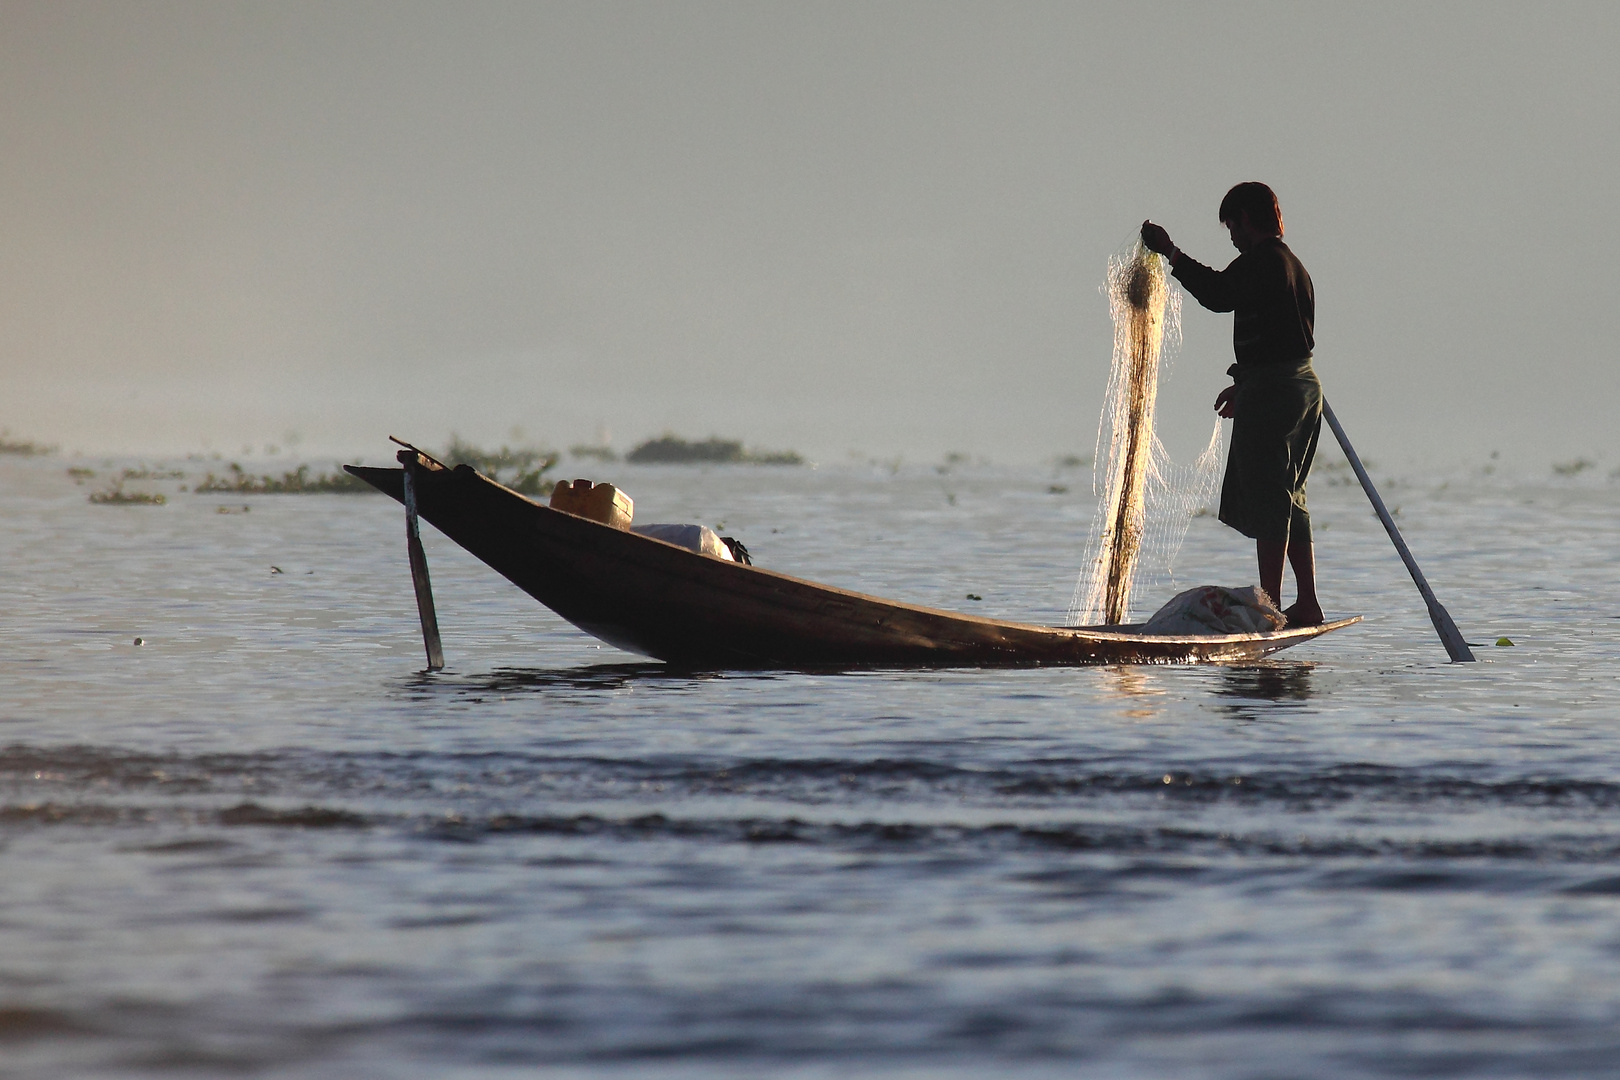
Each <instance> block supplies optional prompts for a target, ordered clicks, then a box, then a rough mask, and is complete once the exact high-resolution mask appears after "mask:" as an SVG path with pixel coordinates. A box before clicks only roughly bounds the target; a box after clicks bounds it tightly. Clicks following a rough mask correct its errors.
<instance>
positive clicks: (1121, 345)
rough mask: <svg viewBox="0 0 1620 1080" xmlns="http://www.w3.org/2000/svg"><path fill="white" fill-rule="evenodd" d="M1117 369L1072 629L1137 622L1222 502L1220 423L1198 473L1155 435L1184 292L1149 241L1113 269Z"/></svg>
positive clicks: (1101, 435)
mask: <svg viewBox="0 0 1620 1080" xmlns="http://www.w3.org/2000/svg"><path fill="white" fill-rule="evenodd" d="M1107 290H1108V307H1109V313H1110V314H1111V315H1112V316H1113V320H1114V360H1113V366H1112V368H1111V370H1110V372H1109V376H1108V395H1107V397H1106V398H1105V399H1104V401H1103V411H1102V418H1101V419H1100V420H1099V422H1098V424H1097V445H1096V454H1095V456H1094V457H1093V459H1092V460H1093V462H1094V466H1093V471H1092V492H1093V494H1094V495H1096V496H1097V498H1098V504H1097V512H1096V516H1095V517H1094V518H1093V519H1092V524H1091V534H1090V539H1089V541H1088V543H1087V548H1086V564H1085V566H1086V568H1085V569H1084V570H1082V571H1081V573H1080V580H1079V581H1078V582H1077V583H1076V585H1075V590H1074V599H1073V600H1072V601H1071V602H1070V604H1069V622H1070V624H1071V625H1097V624H1109V625H1113V624H1118V623H1124V622H1129V621H1130V615H1131V599H1132V594H1133V592H1135V591H1136V589H1137V587H1138V586H1141V587H1142V588H1143V589H1150V588H1151V589H1153V590H1154V591H1157V588H1156V587H1157V586H1160V585H1173V584H1174V582H1175V577H1174V574H1173V566H1174V563H1175V557H1176V555H1177V553H1178V552H1180V550H1181V542H1182V541H1183V540H1184V539H1185V538H1186V535H1187V526H1188V525H1189V524H1190V523H1191V521H1192V517H1193V515H1194V514H1195V513H1197V512H1198V511H1199V510H1201V509H1203V508H1205V507H1206V506H1207V505H1208V504H1209V502H1210V499H1211V498H1212V497H1213V496H1214V494H1215V487H1216V482H1217V479H1218V477H1219V475H1220V461H1221V422H1220V420H1219V419H1218V418H1217V419H1216V421H1215V430H1214V433H1213V434H1212V435H1211V436H1210V440H1209V445H1208V446H1207V447H1206V448H1205V449H1204V452H1203V453H1201V454H1200V455H1199V456H1198V458H1197V459H1196V460H1195V461H1193V463H1192V464H1190V465H1181V466H1178V465H1175V464H1174V463H1173V462H1171V460H1170V455H1169V454H1168V453H1166V452H1165V449H1164V446H1163V444H1161V443H1160V442H1159V437H1158V435H1157V434H1155V432H1154V427H1153V410H1154V406H1155V404H1156V403H1157V400H1158V393H1159V377H1160V374H1161V369H1166V370H1167V369H1168V367H1169V361H1170V358H1171V357H1172V356H1173V354H1174V352H1175V350H1176V348H1177V347H1178V346H1179V345H1180V344H1181V290H1179V289H1177V288H1176V287H1175V286H1174V285H1173V284H1172V283H1171V282H1170V278H1169V275H1168V274H1167V273H1166V267H1165V260H1164V259H1163V258H1162V257H1160V256H1159V255H1156V254H1154V253H1153V252H1151V251H1149V250H1147V249H1146V248H1145V247H1143V246H1142V244H1141V242H1140V241H1134V242H1132V243H1130V244H1129V245H1127V246H1126V247H1124V248H1122V249H1120V250H1119V251H1118V252H1116V253H1115V254H1114V255H1113V256H1112V257H1111V258H1110V259H1109V260H1108V285H1107Z"/></svg>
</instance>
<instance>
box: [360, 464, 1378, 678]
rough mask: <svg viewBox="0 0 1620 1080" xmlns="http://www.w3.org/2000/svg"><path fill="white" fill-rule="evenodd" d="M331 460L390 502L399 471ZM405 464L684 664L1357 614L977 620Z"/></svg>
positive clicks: (619, 631) (964, 651)
mask: <svg viewBox="0 0 1620 1080" xmlns="http://www.w3.org/2000/svg"><path fill="white" fill-rule="evenodd" d="M345 468H347V469H348V471H349V472H350V473H352V474H354V475H355V476H357V477H360V478H361V479H363V480H365V481H366V482H367V483H369V484H371V485H372V486H374V487H376V488H377V489H378V490H380V491H382V492H384V493H385V494H388V495H391V496H393V497H394V498H395V499H397V500H400V501H401V502H403V501H404V479H403V477H404V471H403V470H402V469H383V468H369V467H363V466H355V465H349V466H345ZM412 468H413V474H412V475H413V481H414V487H415V494H416V501H417V507H418V512H419V513H420V515H421V516H422V517H423V518H425V519H426V520H427V521H428V522H429V523H431V524H432V525H433V526H434V527H435V528H437V529H438V530H439V531H441V532H443V533H444V534H445V535H446V536H448V537H450V539H452V540H454V541H455V542H456V543H457V544H459V545H461V546H462V547H463V548H465V549H467V551H469V552H471V553H472V554H473V555H475V556H476V557H477V558H479V559H480V560H482V561H483V562H485V563H486V564H488V565H489V566H490V567H491V568H492V569H494V570H495V571H497V572H498V573H500V574H501V575H502V576H504V577H505V578H506V579H507V580H509V581H511V582H512V583H513V584H514V585H516V586H517V587H518V588H520V589H522V590H523V591H524V592H526V593H528V594H529V595H530V596H532V597H534V598H535V599H536V600H538V601H540V602H541V603H542V604H544V605H546V606H547V607H549V608H551V609H552V610H553V611H555V612H556V613H557V614H558V615H561V616H562V617H563V618H564V619H567V620H568V621H569V622H571V623H573V624H574V625H575V626H577V627H579V628H580V629H581V630H584V631H585V632H586V633H589V634H592V635H594V636H595V637H598V638H600V639H602V640H603V641H606V642H608V643H610V644H612V645H616V646H618V647H619V648H622V649H626V650H629V651H631V652H636V653H641V654H643V655H646V656H651V657H654V658H656V659H659V660H664V661H667V662H669V663H672V664H677V665H681V666H684V667H690V668H700V669H728V668H753V669H759V668H799V669H805V668H838V669H842V668H913V667H1015V666H1034V665H1081V664H1174V663H1189V662H1199V661H1241V660H1253V659H1257V658H1259V657H1262V656H1265V655H1267V654H1269V653H1273V652H1276V651H1277V650H1279V649H1285V648H1287V647H1288V646H1290V645H1295V644H1298V643H1299V642H1301V641H1306V640H1309V639H1310V638H1314V637H1317V636H1319V635H1321V634H1324V633H1327V632H1329V631H1331V630H1336V629H1338V628H1340V627H1342V626H1348V625H1349V624H1351V623H1353V622H1357V621H1359V619H1357V618H1351V619H1340V620H1338V621H1336V622H1331V623H1326V624H1323V625H1322V626H1311V627H1299V628H1296V629H1284V630H1280V631H1277V632H1275V633H1270V634H1226V635H1212V636H1166V635H1151V634H1141V633H1136V632H1133V631H1132V628H1131V627H1128V626H1111V627H1051V626H1037V625H1032V624H1026V623H1015V622H1005V621H1001V620H997V619H985V618H979V617H977V616H973V615H965V614H961V613H958V612H952V611H942V610H938V609H935V608H926V607H920V606H917V605H913V604H904V603H899V602H897V601H893V600H884V599H881V598H879V597H874V596H866V595H864V594H861V593H856V592H850V591H848V590H845V589H838V588H834V587H832V586H829V585H821V584H818V583H816V582H813V581H805V580H803V579H801V578H795V577H792V576H789V575H787V574H781V573H777V572H775V571H772V570H767V569H764V568H762V567H757V566H747V565H744V564H741V563H735V562H728V561H725V560H722V559H716V558H713V557H711V556H707V555H700V554H698V553H696V552H693V551H688V550H687V549H685V548H681V547H677V546H675V545H673V544H666V543H664V542H663V541H660V540H654V539H652V538H651V537H645V536H639V535H636V534H634V533H629V532H625V531H623V530H620V529H615V528H611V527H609V526H607V525H602V524H599V523H597V522H594V521H591V520H588V519H586V518H582V517H577V516H575V515H573V514H567V513H564V512H562V511H559V510H553V509H551V508H550V507H547V506H541V505H539V504H537V503H535V502H533V501H531V500H529V499H527V498H525V497H524V496H522V495H520V494H518V493H517V492H514V491H511V490H510V489H508V488H505V487H502V486H501V485H500V484H497V483H495V482H494V481H493V480H490V479H489V478H487V477H485V476H482V475H480V474H478V473H477V472H475V471H474V470H472V469H470V468H468V467H466V466H459V467H457V468H455V469H435V468H425V467H422V466H413V467H412Z"/></svg>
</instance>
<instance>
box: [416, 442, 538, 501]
mask: <svg viewBox="0 0 1620 1080" xmlns="http://www.w3.org/2000/svg"><path fill="white" fill-rule="evenodd" d="M439 457H440V458H441V459H442V460H443V461H444V462H445V463H446V464H447V465H450V466H451V467H454V466H456V465H467V466H470V467H472V468H474V469H477V470H478V471H479V472H481V473H483V474H484V475H485V476H487V477H489V478H490V479H492V480H494V481H496V482H497V483H500V484H503V485H505V486H506V487H509V488H511V489H512V490H513V491H516V492H519V493H520V494H523V495H543V494H546V487H547V485H546V481H545V475H546V473H547V472H549V471H550V470H551V469H552V468H554V467H556V464H557V461H558V460H559V455H558V454H557V452H556V451H555V450H542V449H540V448H538V447H533V446H529V447H519V448H517V449H515V450H514V449H513V448H511V447H509V446H502V447H501V448H500V449H499V450H484V449H482V448H480V447H477V446H474V445H472V444H471V443H465V442H462V441H461V440H460V439H459V438H457V437H456V436H454V435H452V436H451V437H450V448H449V449H448V450H446V451H445V452H444V453H443V454H440V455H439Z"/></svg>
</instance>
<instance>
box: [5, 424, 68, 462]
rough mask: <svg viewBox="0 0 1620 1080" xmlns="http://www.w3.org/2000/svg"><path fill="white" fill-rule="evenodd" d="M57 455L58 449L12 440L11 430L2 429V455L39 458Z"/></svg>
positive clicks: (41, 444)
mask: <svg viewBox="0 0 1620 1080" xmlns="http://www.w3.org/2000/svg"><path fill="white" fill-rule="evenodd" d="M54 453H56V447H54V446H46V445H45V444H43V443H36V442H26V441H23V440H20V439H13V438H11V429H10V428H0V454H17V455H19V456H21V457H39V456H40V455H43V454H54Z"/></svg>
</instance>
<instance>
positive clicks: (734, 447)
mask: <svg viewBox="0 0 1620 1080" xmlns="http://www.w3.org/2000/svg"><path fill="white" fill-rule="evenodd" d="M624 459H625V460H626V461H629V462H631V463H633V464H637V465H803V464H804V458H802V457H800V456H799V455H798V454H797V453H795V452H794V451H792V450H746V449H744V448H743V444H742V443H741V442H740V441H738V440H736V439H720V438H715V437H712V436H711V437H710V438H707V439H704V440H703V441H702V442H690V441H688V440H686V439H683V438H680V437H679V436H677V435H671V434H669V433H668V432H666V433H664V434H663V435H660V436H659V437H658V438H656V439H648V440H647V441H646V442H644V443H642V444H641V445H640V446H638V447H636V448H635V449H634V450H632V451H630V453H628V454H626V455H625V458H624Z"/></svg>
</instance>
